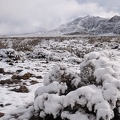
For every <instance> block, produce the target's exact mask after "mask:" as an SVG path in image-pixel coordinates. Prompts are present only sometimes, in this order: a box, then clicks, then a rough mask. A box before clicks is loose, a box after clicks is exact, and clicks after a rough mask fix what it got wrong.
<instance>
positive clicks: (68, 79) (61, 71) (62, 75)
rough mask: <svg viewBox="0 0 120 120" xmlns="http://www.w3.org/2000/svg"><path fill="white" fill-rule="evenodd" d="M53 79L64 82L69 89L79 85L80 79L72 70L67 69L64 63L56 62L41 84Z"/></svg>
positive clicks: (47, 83)
mask: <svg viewBox="0 0 120 120" xmlns="http://www.w3.org/2000/svg"><path fill="white" fill-rule="evenodd" d="M54 81H58V82H59V83H65V84H66V85H67V86H68V91H70V90H73V89H74V88H77V87H78V86H79V85H80V81H81V79H80V77H79V76H78V75H77V74H76V73H75V72H74V71H71V70H69V69H67V67H66V66H65V65H64V64H57V65H55V66H54V67H53V70H51V71H50V72H49V73H48V74H46V75H45V77H44V81H43V84H44V85H45V86H47V85H49V84H50V83H52V82H54Z"/></svg>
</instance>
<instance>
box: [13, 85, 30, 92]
mask: <svg viewBox="0 0 120 120" xmlns="http://www.w3.org/2000/svg"><path fill="white" fill-rule="evenodd" d="M11 91H15V92H21V93H28V92H29V90H28V89H27V87H26V86H20V88H18V89H16V88H14V89H12V90H11Z"/></svg>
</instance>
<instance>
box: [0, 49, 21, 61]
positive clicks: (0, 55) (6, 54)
mask: <svg viewBox="0 0 120 120" xmlns="http://www.w3.org/2000/svg"><path fill="white" fill-rule="evenodd" d="M19 59H20V56H19V54H18V52H17V51H15V50H14V49H11V48H9V49H0V60H5V61H9V60H19Z"/></svg>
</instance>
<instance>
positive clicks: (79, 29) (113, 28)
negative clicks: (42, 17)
mask: <svg viewBox="0 0 120 120" xmlns="http://www.w3.org/2000/svg"><path fill="white" fill-rule="evenodd" d="M50 32H51V33H59V34H70V35H77V34H78V35H79V34H90V35H101V34H120V16H113V17H112V18H110V19H108V18H101V17H94V16H86V17H79V18H77V19H75V20H73V21H71V22H68V23H66V24H63V25H61V26H60V27H59V28H57V29H54V30H52V31H50Z"/></svg>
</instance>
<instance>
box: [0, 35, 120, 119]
mask: <svg viewBox="0 0 120 120" xmlns="http://www.w3.org/2000/svg"><path fill="white" fill-rule="evenodd" d="M103 38H104V37H103ZM95 39H96V40H95ZM0 42H1V45H0V48H1V49H0V120H30V118H31V117H32V116H33V115H35V114H36V116H37V115H38V114H39V115H38V116H41V117H45V116H46V115H47V114H52V115H53V116H54V118H55V117H57V116H59V115H60V114H61V118H63V119H64V118H67V119H70V120H78V119H79V120H101V119H103V120H112V118H113V116H114V108H116V106H117V108H118V113H119V114H120V103H119V105H117V104H118V103H117V102H120V101H119V100H120V81H119V79H120V66H119V63H120V47H119V38H117V39H116V38H112V37H110V38H108V39H107V40H106V41H105V40H103V41H102V40H101V39H100V38H88V37H87V38H85V37H83V38H69V39H68V37H67V38H66V39H65V38H64V39H63V38H59V37H58V38H42V39H41V38H35V39H34V38H24V39H23V38H22V39H20V38H19V39H17V38H14V39H13V38H9V39H7V38H6V39H4V38H3V39H1V41H0ZM88 66H91V67H88ZM85 74H86V75H85ZM91 78H92V79H91ZM66 80H67V81H70V83H69V82H66ZM43 83H44V84H43ZM69 85H70V86H71V88H69V87H70V86H69ZM71 89H72V90H71ZM51 93H52V94H51ZM53 93H54V94H53ZM80 96H81V97H80ZM78 98H79V99H78ZM43 104H44V107H43ZM76 104H77V105H78V106H79V109H78V108H77V107H76ZM69 107H70V108H69ZM74 107H76V108H75V110H76V109H77V111H74V114H73V113H72V108H74ZM67 108H69V109H71V112H70V111H69V109H67ZM84 108H85V109H88V111H89V112H86V111H85V110H84ZM92 112H93V113H92ZM1 116H2V117H1ZM31 120H32V119H31ZM115 120H117V119H115Z"/></svg>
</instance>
